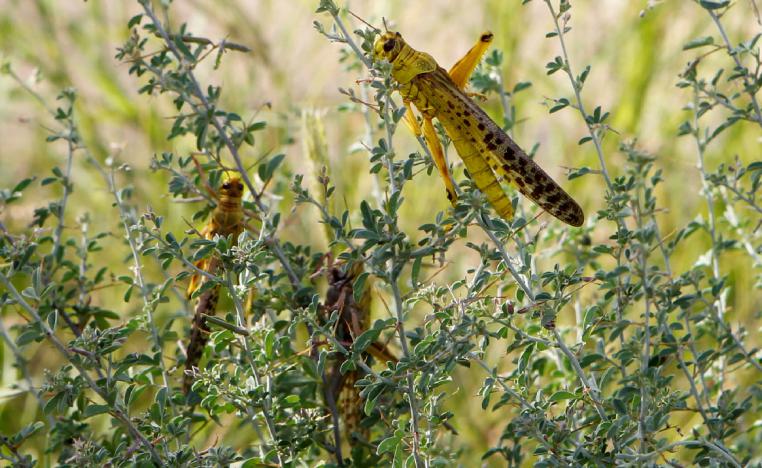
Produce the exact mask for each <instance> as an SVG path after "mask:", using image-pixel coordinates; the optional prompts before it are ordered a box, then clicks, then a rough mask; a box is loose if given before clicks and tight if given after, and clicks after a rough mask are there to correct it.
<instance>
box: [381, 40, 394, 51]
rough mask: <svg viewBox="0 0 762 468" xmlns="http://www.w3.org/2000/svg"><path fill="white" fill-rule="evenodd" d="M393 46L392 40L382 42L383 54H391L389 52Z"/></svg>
mask: <svg viewBox="0 0 762 468" xmlns="http://www.w3.org/2000/svg"><path fill="white" fill-rule="evenodd" d="M394 46H395V41H394V39H387V41H386V42H384V52H391V50H392V49H394Z"/></svg>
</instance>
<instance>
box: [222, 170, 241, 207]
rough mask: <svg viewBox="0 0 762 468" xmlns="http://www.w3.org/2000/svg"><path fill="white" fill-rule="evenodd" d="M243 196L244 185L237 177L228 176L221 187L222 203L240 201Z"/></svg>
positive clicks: (224, 178)
mask: <svg viewBox="0 0 762 468" xmlns="http://www.w3.org/2000/svg"><path fill="white" fill-rule="evenodd" d="M242 196H243V184H242V183H241V178H240V177H238V176H237V175H229V174H226V175H225V176H224V177H223V179H222V187H220V201H223V202H224V201H235V200H240V199H241V197H242Z"/></svg>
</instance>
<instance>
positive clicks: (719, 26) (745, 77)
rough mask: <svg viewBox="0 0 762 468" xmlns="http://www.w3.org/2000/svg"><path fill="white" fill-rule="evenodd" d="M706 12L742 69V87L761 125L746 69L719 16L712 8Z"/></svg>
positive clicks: (758, 110) (760, 112)
mask: <svg viewBox="0 0 762 468" xmlns="http://www.w3.org/2000/svg"><path fill="white" fill-rule="evenodd" d="M707 12H708V13H709V16H711V17H712V21H714V24H715V26H717V29H718V30H719V31H720V36H722V41H723V42H724V43H725V47H726V48H727V49H728V55H730V56H731V57H733V61H734V62H735V64H736V67H737V69H738V70H744V73H743V74H742V76H743V84H744V89H745V91H746V92H747V93H748V95H749V99H751V105H752V107H753V108H754V114H756V117H757V124H758V125H759V126H762V111H761V110H760V107H759V102H757V96H756V95H755V94H754V92H752V89H753V85H752V84H751V83H749V76H748V69H747V68H746V67H744V66H743V64H742V63H741V59H739V58H738V52H736V51H735V50H733V46H732V45H731V44H730V39H728V35H727V33H726V32H725V28H724V27H723V26H722V23H721V22H720V17H719V16H718V15H717V13H715V11H714V10H709V9H707Z"/></svg>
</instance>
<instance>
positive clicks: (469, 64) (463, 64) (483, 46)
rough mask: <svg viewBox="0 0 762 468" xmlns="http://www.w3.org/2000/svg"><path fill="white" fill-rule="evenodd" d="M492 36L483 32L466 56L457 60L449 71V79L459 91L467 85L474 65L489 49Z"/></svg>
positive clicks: (487, 32)
mask: <svg viewBox="0 0 762 468" xmlns="http://www.w3.org/2000/svg"><path fill="white" fill-rule="evenodd" d="M492 38H493V35H492V33H491V32H489V31H486V32H483V33H482V34H481V35H480V36H479V40H478V41H476V44H474V46H473V47H471V49H470V50H469V51H468V52H466V55H464V56H463V58H462V59H460V60H458V61H457V62H456V63H455V65H453V66H452V68H451V69H450V71H449V74H450V78H452V81H454V82H455V84H456V85H457V86H458V88H460V89H464V88H465V87H466V85H467V84H468V79H469V78H470V77H471V73H473V72H474V69H475V68H476V65H478V64H479V61H480V60H481V58H482V56H483V55H484V53H485V52H486V51H487V49H488V48H489V45H490V43H491V42H492Z"/></svg>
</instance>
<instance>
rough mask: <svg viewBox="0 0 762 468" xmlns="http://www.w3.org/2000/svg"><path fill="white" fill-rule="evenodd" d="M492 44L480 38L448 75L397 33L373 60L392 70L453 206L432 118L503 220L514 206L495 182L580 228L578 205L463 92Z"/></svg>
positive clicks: (386, 36) (385, 39)
mask: <svg viewBox="0 0 762 468" xmlns="http://www.w3.org/2000/svg"><path fill="white" fill-rule="evenodd" d="M374 29H375V28H374ZM492 39H493V35H492V33H490V32H485V33H482V34H481V35H480V36H479V40H478V41H477V42H476V44H475V45H474V46H473V47H472V48H471V49H470V50H469V51H468V52H467V53H466V55H465V56H464V57H463V58H462V59H460V60H459V61H458V62H457V63H455V65H454V66H453V67H452V68H451V69H450V71H449V72H448V71H445V70H444V69H443V68H442V67H440V66H439V65H438V64H437V62H436V61H435V60H434V58H433V57H432V56H431V55H429V54H427V53H426V52H421V51H418V50H415V49H413V48H412V47H410V46H409V45H408V44H407V42H405V40H404V39H403V38H402V35H401V34H400V33H398V32H390V31H389V32H385V33H383V34H381V35H380V36H379V38H378V39H377V40H376V41H375V43H374V46H373V58H374V59H375V60H385V61H387V62H389V63H390V64H391V65H392V70H391V76H392V78H393V79H394V80H395V81H396V82H397V84H398V90H399V93H400V94H401V95H402V99H403V101H404V104H405V106H406V108H407V111H406V112H405V121H406V123H407V124H408V126H409V127H410V128H411V129H412V130H413V132H415V134H416V135H418V136H420V135H421V134H423V137H424V139H425V141H426V145H427V146H428V147H429V149H430V151H431V154H432V157H433V159H434V163H435V165H436V167H437V170H438V171H439V174H440V175H441V177H442V179H443V180H444V183H445V187H446V190H447V197H448V199H449V200H450V202H451V203H453V204H455V201H456V199H457V192H456V190H455V186H454V184H453V182H452V178H451V176H450V173H449V169H448V167H447V161H446V159H445V156H444V150H443V149H442V143H441V142H440V140H439V137H438V136H437V134H436V131H435V130H434V125H433V123H432V121H433V119H435V118H436V119H438V120H439V121H440V122H441V123H442V126H443V127H444V129H445V131H446V132H447V134H448V136H449V137H450V139H451V140H452V143H453V145H454V147H455V150H456V151H457V153H458V155H460V157H461V159H463V162H464V164H465V166H466V169H467V170H468V173H469V175H470V177H471V179H472V180H473V181H474V184H475V185H476V187H477V188H478V189H479V190H480V191H481V192H482V193H483V194H484V195H485V196H486V198H487V200H488V201H489V203H490V204H491V205H492V207H493V208H494V209H495V211H496V212H497V213H498V215H500V216H501V217H502V218H504V219H507V220H510V219H511V218H513V206H512V204H511V199H510V198H509V197H508V196H507V195H506V193H505V192H504V191H503V189H502V187H501V186H500V182H499V177H502V178H503V180H505V181H507V182H510V183H512V184H514V185H515V186H516V187H517V188H518V189H519V191H520V192H521V193H522V194H524V196H526V197H528V198H529V199H531V200H532V201H534V202H535V203H537V204H538V205H539V206H540V207H542V208H543V209H544V210H545V211H547V212H548V213H550V214H552V215H553V216H555V217H556V218H558V219H560V220H561V221H563V222H565V223H567V224H569V225H571V226H581V225H582V223H583V222H584V220H585V215H584V213H583V212H582V208H580V206H579V204H577V202H576V201H574V199H573V198H572V197H571V196H569V194H567V193H566V192H565V191H564V190H563V189H562V188H561V187H560V186H559V185H558V184H557V183H556V182H555V181H554V180H553V179H552V178H551V177H550V176H549V175H548V174H547V173H546V172H545V171H544V170H543V169H542V168H541V167H540V166H539V165H538V164H537V163H536V162H534V161H533V160H532V159H531V158H530V157H529V156H528V155H527V154H526V152H524V150H522V149H521V148H520V147H519V146H518V145H517V144H516V143H515V142H514V141H513V140H512V139H511V138H510V137H509V136H508V135H507V134H506V133H505V131H503V129H502V128H501V127H500V126H499V125H498V124H496V123H495V122H494V121H493V120H492V119H491V118H490V117H489V116H488V115H487V114H486V113H485V112H484V111H483V110H482V109H481V108H480V107H479V106H478V105H477V104H476V103H475V102H474V101H473V100H472V99H471V98H470V97H469V95H468V94H467V93H466V92H465V91H464V89H465V87H466V84H467V83H468V80H469V77H470V76H471V73H472V72H473V71H474V69H475V68H476V66H477V64H478V63H479V61H480V59H481V57H482V56H483V55H484V53H485V52H486V50H487V48H488V47H489V44H490V43H491V42H492ZM413 106H415V107H416V108H417V109H418V111H419V112H420V113H421V116H422V120H423V130H421V126H420V125H419V124H418V121H417V120H416V118H415V115H414V114H413Z"/></svg>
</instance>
